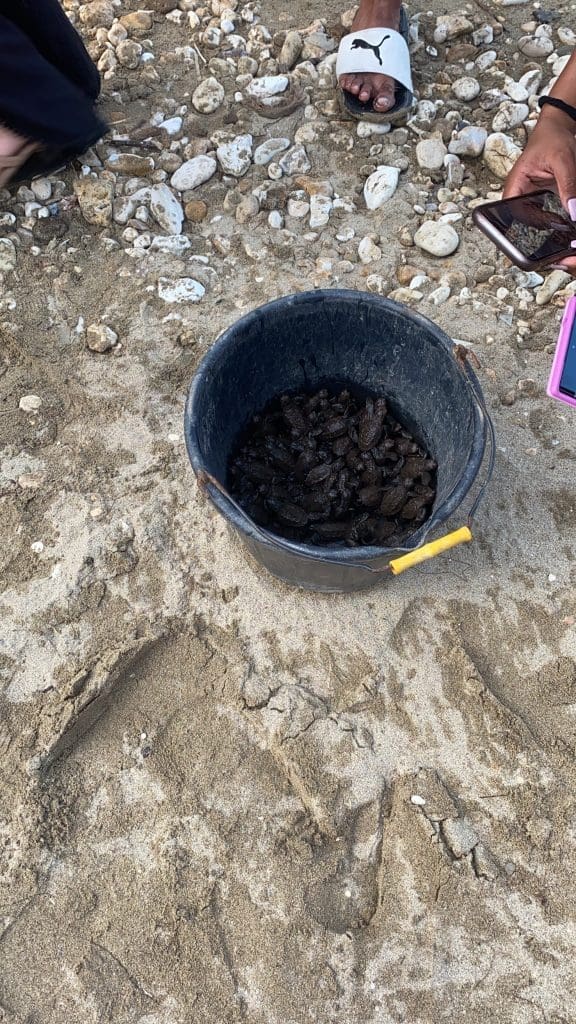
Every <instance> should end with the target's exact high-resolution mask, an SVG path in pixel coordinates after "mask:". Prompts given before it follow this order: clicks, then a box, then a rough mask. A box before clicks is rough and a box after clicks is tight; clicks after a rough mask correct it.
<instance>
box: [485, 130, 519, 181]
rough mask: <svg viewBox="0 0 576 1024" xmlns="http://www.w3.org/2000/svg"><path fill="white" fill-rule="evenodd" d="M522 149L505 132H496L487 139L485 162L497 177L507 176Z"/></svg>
mask: <svg viewBox="0 0 576 1024" xmlns="http://www.w3.org/2000/svg"><path fill="white" fill-rule="evenodd" d="M521 152H522V150H521V149H520V147H519V146H517V145H516V143H515V142H514V141H513V140H512V139H511V138H510V136H509V135H505V134H504V133H503V132H494V133H493V134H492V135H489V136H488V138H487V139H486V144H485V146H484V162H485V164H486V166H487V167H489V168H490V170H491V171H492V173H493V174H495V175H496V177H497V178H502V179H504V178H506V177H507V176H508V174H509V172H510V171H511V170H512V168H513V166H514V164H515V163H516V161H517V159H518V157H519V156H520V154H521Z"/></svg>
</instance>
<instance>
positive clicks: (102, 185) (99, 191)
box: [74, 177, 114, 227]
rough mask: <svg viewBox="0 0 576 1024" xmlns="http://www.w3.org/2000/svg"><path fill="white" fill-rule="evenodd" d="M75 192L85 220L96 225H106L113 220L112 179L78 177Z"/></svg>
mask: <svg viewBox="0 0 576 1024" xmlns="http://www.w3.org/2000/svg"><path fill="white" fill-rule="evenodd" d="M74 192H75V193H76V197H77V199H78V205H79V207H80V211H81V213H82V216H83V217H84V220H85V221H86V222H87V223H88V224H94V225H95V226H96V227H106V226H107V225H108V224H109V223H110V221H111V220H112V198H113V195H114V187H113V185H112V182H111V181H104V180H102V179H96V178H89V177H87V178H78V179H76V180H75V182H74Z"/></svg>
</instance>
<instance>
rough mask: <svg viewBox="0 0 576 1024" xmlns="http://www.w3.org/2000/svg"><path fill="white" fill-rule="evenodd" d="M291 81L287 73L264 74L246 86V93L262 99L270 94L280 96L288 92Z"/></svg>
mask: <svg viewBox="0 0 576 1024" xmlns="http://www.w3.org/2000/svg"><path fill="white" fill-rule="evenodd" d="M289 84H290V81H289V79H288V76H287V75H264V76H263V78H254V79H253V80H252V81H251V82H250V85H249V86H247V88H246V94H247V95H248V96H252V98H253V99H256V100H261V99H265V98H267V97H269V96H278V95H279V94H280V93H282V92H286V89H287V88H288V85H289Z"/></svg>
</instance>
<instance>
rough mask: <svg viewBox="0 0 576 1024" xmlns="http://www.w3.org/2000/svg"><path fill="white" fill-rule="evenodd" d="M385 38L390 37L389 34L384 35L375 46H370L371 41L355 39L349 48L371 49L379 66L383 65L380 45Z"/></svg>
mask: <svg viewBox="0 0 576 1024" xmlns="http://www.w3.org/2000/svg"><path fill="white" fill-rule="evenodd" d="M387 39H390V36H384V38H383V40H382V42H380V43H378V45H377V46H372V43H367V42H366V40H365V39H355V40H354V42H353V43H352V45H351V47H350V49H351V50H372V53H373V54H374V56H375V57H376V60H377V61H378V63H379V64H380V67H383V64H382V57H381V56H380V47H381V46H382V44H383V43H385V42H386V40H387Z"/></svg>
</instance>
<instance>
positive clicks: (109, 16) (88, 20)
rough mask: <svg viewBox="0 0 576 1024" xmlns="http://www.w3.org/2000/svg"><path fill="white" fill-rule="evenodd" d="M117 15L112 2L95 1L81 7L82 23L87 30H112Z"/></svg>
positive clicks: (106, 0)
mask: <svg viewBox="0 0 576 1024" xmlns="http://www.w3.org/2000/svg"><path fill="white" fill-rule="evenodd" d="M115 14H116V12H115V10H114V4H113V3H112V2H111V0H93V2H92V3H89V4H82V6H81V7H80V21H81V22H82V24H83V25H86V27H87V28H100V27H101V28H111V27H112V22H113V21H114V18H115Z"/></svg>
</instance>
